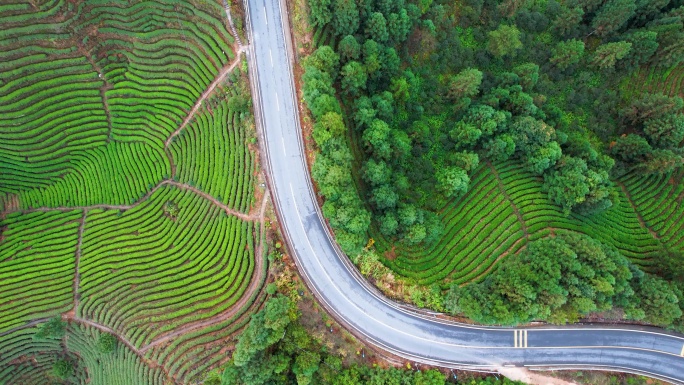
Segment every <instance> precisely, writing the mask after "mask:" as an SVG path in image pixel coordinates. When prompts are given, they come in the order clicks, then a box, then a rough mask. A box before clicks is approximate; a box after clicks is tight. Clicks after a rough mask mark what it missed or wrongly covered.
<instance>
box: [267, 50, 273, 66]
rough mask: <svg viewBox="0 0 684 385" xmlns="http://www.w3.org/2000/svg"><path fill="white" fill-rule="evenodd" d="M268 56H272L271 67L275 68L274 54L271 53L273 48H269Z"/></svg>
mask: <svg viewBox="0 0 684 385" xmlns="http://www.w3.org/2000/svg"><path fill="white" fill-rule="evenodd" d="M268 56H270V57H271V68H273V54H272V53H271V49H270V48H269V49H268Z"/></svg>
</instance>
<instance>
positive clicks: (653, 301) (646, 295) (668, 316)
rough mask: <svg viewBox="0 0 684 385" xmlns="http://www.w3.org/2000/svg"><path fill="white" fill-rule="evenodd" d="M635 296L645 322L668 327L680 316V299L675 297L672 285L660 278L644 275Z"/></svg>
mask: <svg viewBox="0 0 684 385" xmlns="http://www.w3.org/2000/svg"><path fill="white" fill-rule="evenodd" d="M637 296H638V297H639V307H640V308H641V309H642V310H643V311H644V314H645V318H644V321H646V322H649V323H652V324H655V325H661V326H669V325H671V324H672V322H673V321H674V320H675V319H677V318H680V317H681V316H682V311H681V309H680V308H679V301H680V298H678V297H677V295H676V293H675V290H674V287H673V286H672V284H670V283H668V282H667V281H665V280H663V279H662V278H658V277H655V276H652V275H650V274H646V275H645V276H644V278H643V279H642V280H641V282H640V284H639V286H638V289H637Z"/></svg>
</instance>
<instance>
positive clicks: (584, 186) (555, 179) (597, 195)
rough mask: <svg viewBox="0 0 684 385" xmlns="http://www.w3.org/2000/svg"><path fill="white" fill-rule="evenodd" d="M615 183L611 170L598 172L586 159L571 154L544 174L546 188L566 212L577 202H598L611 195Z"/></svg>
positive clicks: (587, 203) (577, 203)
mask: <svg viewBox="0 0 684 385" xmlns="http://www.w3.org/2000/svg"><path fill="white" fill-rule="evenodd" d="M611 187H612V184H611V183H610V179H609V177H608V172H607V171H605V170H601V171H599V172H597V171H595V170H592V169H591V168H589V166H588V165H587V162H585V161H584V160H583V159H581V158H575V157H572V156H567V155H566V156H563V157H562V158H561V159H560V161H559V162H558V164H557V165H556V167H555V168H554V170H553V171H552V172H550V173H548V174H546V176H545V178H544V189H545V190H546V191H548V192H549V197H550V198H551V200H553V202H554V203H556V204H558V205H559V206H561V207H562V208H563V210H564V211H565V212H566V214H569V213H570V211H571V210H572V209H573V208H574V207H575V206H577V205H581V204H586V205H590V206H594V205H597V204H599V203H600V202H601V201H602V200H604V199H608V198H609V197H610V193H611Z"/></svg>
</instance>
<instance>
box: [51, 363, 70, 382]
mask: <svg viewBox="0 0 684 385" xmlns="http://www.w3.org/2000/svg"><path fill="white" fill-rule="evenodd" d="M73 373H74V364H72V363H71V361H69V360H68V359H65V358H60V359H57V361H55V363H54V364H53V365H52V375H53V376H55V377H57V378H59V379H60V380H66V379H68V378H69V377H71V375H72V374H73Z"/></svg>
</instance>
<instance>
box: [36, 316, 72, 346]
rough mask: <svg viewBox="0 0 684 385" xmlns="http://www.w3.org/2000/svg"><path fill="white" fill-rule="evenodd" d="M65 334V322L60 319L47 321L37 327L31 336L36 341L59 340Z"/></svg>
mask: <svg viewBox="0 0 684 385" xmlns="http://www.w3.org/2000/svg"><path fill="white" fill-rule="evenodd" d="M64 333H66V322H64V321H62V319H61V318H60V317H55V318H50V320H49V321H47V322H45V323H42V324H40V325H38V331H37V332H36V334H34V335H33V338H34V339H37V340H46V339H51V340H59V339H62V337H64Z"/></svg>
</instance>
